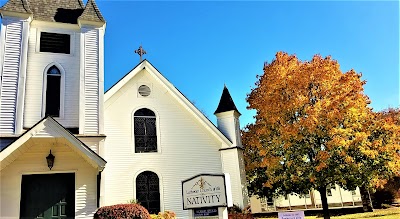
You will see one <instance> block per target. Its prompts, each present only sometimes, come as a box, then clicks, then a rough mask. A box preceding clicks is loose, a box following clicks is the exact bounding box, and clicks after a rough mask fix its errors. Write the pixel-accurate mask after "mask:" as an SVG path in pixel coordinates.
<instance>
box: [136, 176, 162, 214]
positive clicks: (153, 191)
mask: <svg viewBox="0 0 400 219" xmlns="http://www.w3.org/2000/svg"><path fill="white" fill-rule="evenodd" d="M136 199H137V201H138V202H139V203H140V204H141V205H142V206H143V207H145V208H146V209H147V210H148V211H149V213H150V214H158V212H160V186H159V179H158V176H157V174H155V173H153V172H151V171H145V172H143V173H141V174H139V175H138V176H137V178H136Z"/></svg>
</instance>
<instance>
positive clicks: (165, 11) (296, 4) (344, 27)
mask: <svg viewBox="0 0 400 219" xmlns="http://www.w3.org/2000/svg"><path fill="white" fill-rule="evenodd" d="M97 3H98V6H99V8H100V10H101V12H102V13H103V16H104V17H105V19H106V20H107V29H106V35H105V81H106V82H105V88H109V87H110V86H112V85H113V84H114V83H115V82H116V81H118V80H119V79H120V78H121V77H122V76H123V75H124V74H126V73H127V72H128V71H129V70H130V69H131V68H132V67H134V66H135V65H136V64H137V63H138V62H139V57H138V56H137V55H136V54H134V53H133V51H134V50H135V49H136V48H137V47H138V46H139V45H140V44H142V45H143V48H144V49H145V50H146V51H147V53H148V54H147V55H145V58H146V59H148V60H149V61H150V62H151V63H152V64H153V65H155V67H156V68H157V69H158V70H159V71H161V73H162V74H163V75H164V76H165V77H166V78H168V79H169V80H170V81H171V82H172V83H173V84H174V85H175V86H176V87H177V88H178V89H179V90H180V91H181V92H182V93H183V94H185V95H186V97H188V98H189V99H190V100H191V101H193V102H195V104H196V106H197V107H198V108H199V109H200V110H202V111H203V112H205V114H206V115H207V116H208V117H209V118H210V119H211V120H212V121H213V122H215V116H214V115H213V113H214V110H215V109H216V107H217V105H218V101H219V98H220V95H221V92H222V89H223V86H224V83H225V84H226V85H227V87H228V89H229V91H230V93H231V95H232V97H233V99H234V101H235V103H236V106H237V107H238V109H239V111H240V112H241V113H242V117H241V126H242V127H243V126H244V125H246V124H247V123H249V122H252V121H253V119H252V116H253V115H254V112H250V111H248V110H247V109H246V106H247V102H246V101H245V98H246V94H247V93H249V92H250V90H251V87H254V83H255V82H256V75H257V74H262V67H263V63H264V61H268V62H271V61H272V59H273V58H274V55H275V54H276V52H277V51H286V52H288V53H291V54H293V53H294V54H297V55H298V57H299V58H300V59H302V60H309V59H311V57H312V56H313V55H314V54H317V53H319V54H321V55H323V56H326V55H331V56H332V57H333V58H334V59H336V60H338V61H339V63H340V64H341V69H342V71H347V70H349V69H351V68H353V69H355V70H356V71H357V72H362V73H363V77H362V79H364V80H367V84H366V86H365V92H366V94H367V95H368V96H369V97H370V99H371V100H372V104H371V106H372V107H373V108H374V109H375V110H381V109H383V108H387V107H389V106H391V107H397V106H399V3H398V2H397V1H392V2H377V1H376V2H354V1H353V2H350V1H335V2H321V1H307V2H303V1H287V2H280V1H261V2H260V1H255V2H238V1H234V2H225V1H207V2H204V1H200V2H193V1H184V2H166V1H163V2H149V1H140V2H139V1H105V0H102V1H101V0H97Z"/></svg>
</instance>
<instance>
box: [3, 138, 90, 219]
mask: <svg viewBox="0 0 400 219" xmlns="http://www.w3.org/2000/svg"><path fill="white" fill-rule="evenodd" d="M42 139H43V142H44V141H46V139H45V138H42ZM47 140H48V138H47ZM32 141H33V139H31V140H29V141H28V142H26V143H25V144H30V145H31V147H30V148H29V149H28V150H26V151H25V152H24V153H23V154H21V156H19V157H18V158H17V159H16V160H15V161H14V162H12V163H11V164H10V165H8V166H7V167H6V168H5V169H3V170H2V171H1V172H0V182H1V186H0V194H1V196H0V207H1V211H0V218H19V205H20V194H21V178H22V174H52V173H68V172H70V173H75V214H76V215H75V218H86V219H91V218H93V214H94V212H95V211H96V205H97V203H96V195H97V192H96V191H97V190H96V189H97V169H96V168H94V167H93V166H91V165H90V164H89V163H88V162H87V161H86V160H85V159H84V158H82V157H81V156H80V155H78V154H77V153H75V152H74V151H72V149H71V148H70V147H69V146H68V145H64V144H59V145H58V146H54V145H53V146H51V147H50V145H49V144H43V143H41V140H40V139H35V140H34V142H35V143H32ZM20 147H24V145H22V146H20ZM50 149H51V152H52V154H53V155H54V156H55V162H54V167H53V168H52V169H51V171H50V170H49V168H48V167H47V164H46V160H45V157H46V156H47V155H48V154H49V150H50Z"/></svg>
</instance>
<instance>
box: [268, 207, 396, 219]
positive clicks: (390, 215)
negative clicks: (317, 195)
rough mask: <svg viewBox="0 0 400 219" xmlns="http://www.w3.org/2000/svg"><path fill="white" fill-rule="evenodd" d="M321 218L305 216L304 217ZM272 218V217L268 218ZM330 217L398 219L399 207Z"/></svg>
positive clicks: (341, 218)
mask: <svg viewBox="0 0 400 219" xmlns="http://www.w3.org/2000/svg"><path fill="white" fill-rule="evenodd" d="M316 218H323V217H318V216H307V217H306V219H316ZM268 219H272V218H268ZM331 219H400V208H388V209H377V210H374V212H366V213H358V214H347V215H341V216H331Z"/></svg>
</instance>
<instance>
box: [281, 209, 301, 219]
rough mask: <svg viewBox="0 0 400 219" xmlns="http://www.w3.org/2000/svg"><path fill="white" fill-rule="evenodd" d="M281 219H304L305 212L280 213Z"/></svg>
mask: <svg viewBox="0 0 400 219" xmlns="http://www.w3.org/2000/svg"><path fill="white" fill-rule="evenodd" d="M278 218H279V219H304V211H291V212H278Z"/></svg>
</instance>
